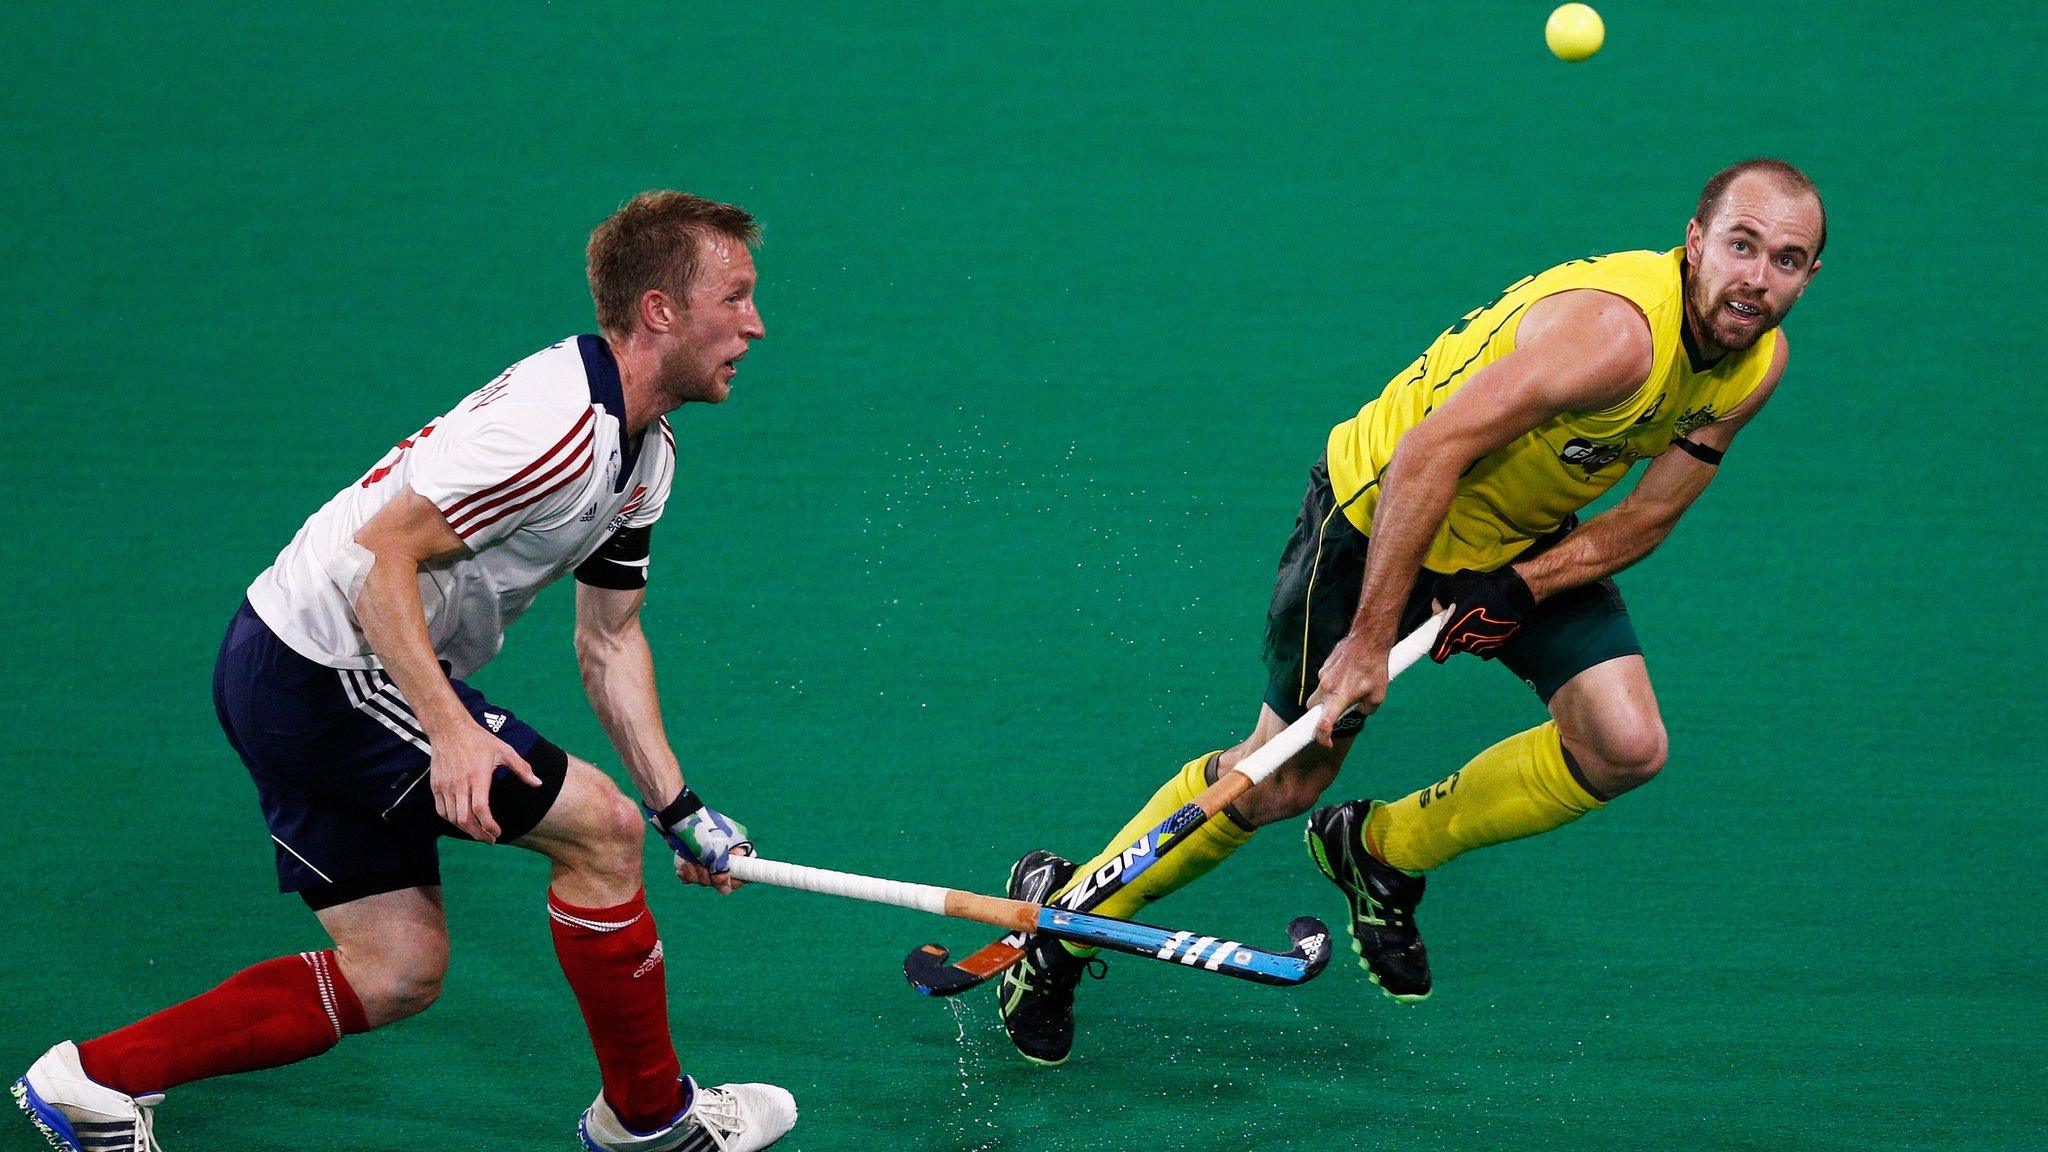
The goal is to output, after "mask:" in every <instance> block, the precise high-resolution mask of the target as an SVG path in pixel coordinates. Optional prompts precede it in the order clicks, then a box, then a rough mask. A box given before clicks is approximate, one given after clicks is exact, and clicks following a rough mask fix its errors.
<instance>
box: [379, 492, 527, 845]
mask: <svg viewBox="0 0 2048 1152" xmlns="http://www.w3.org/2000/svg"><path fill="white" fill-rule="evenodd" d="M355 542H356V544H357V545H358V546H360V547H362V548H363V549H365V550H366V551H368V552H369V553H370V555H371V557H372V560H371V563H370V565H369V570H368V573H367V574H366V575H365V576H364V578H363V582H362V586H361V588H360V589H359V590H358V591H357V592H356V595H355V599H354V600H353V602H352V606H353V607H354V609H355V614H356V620H357V622H358V623H360V624H361V625H362V629H363V636H364V637H365V638H366V639H367V640H368V641H369V643H370V649H371V651H373V652H375V653H376V654H377V659H378V660H379V661H380V662H382V664H383V665H384V671H385V673H386V674H387V675H389V676H390V677H391V679H392V680H393V681H394V682H395V683H396V684H397V685H398V690H399V691H400V692H402V693H404V694H405V698H406V700H407V701H408V702H409V703H411V705H412V709H413V714H414V715H415V716H417V717H418V718H419V721H420V726H421V727H422V728H424V729H425V730H426V733H427V740H428V742H429V743H430V744H432V745H433V748H434V751H433V767H432V770H431V774H430V776H429V778H428V785H429V787H431V788H432V789H433V793H434V809H435V811H437V812H439V813H440V814H441V818H442V819H444V820H446V821H448V822H449V823H450V824H453V825H455V826H456V827H457V828H460V829H462V830H463V831H464V832H466V833H468V834H469V835H471V836H473V837H475V838H477V839H478V840H481V841H483V842H485V843H487V844H492V843H496V842H497V839H498V833H499V831H500V829H499V827H498V822H497V821H496V820H494V819H492V818H491V805H490V790H491V777H492V774H493V773H495V772H496V771H497V769H498V766H499V765H500V764H502V765H505V766H506V767H508V768H510V769H512V771H513V772H515V773H517V774H518V776H519V778H520V779H522V780H524V781H526V782H527V783H528V784H531V785H536V786H538V785H539V784H540V777H539V776H537V775H535V774H534V771H533V769H532V768H531V767H530V766H529V765H528V764H527V763H526V761H525V760H524V759H522V758H521V757H520V755H519V753H517V752H515V751H513V750H512V747H511V745H509V744H506V743H505V742H504V741H503V740H500V739H498V738H497V737H496V736H493V735H492V734H491V733H489V732H487V731H485V730H484V728H483V727H482V726H480V725H479V724H477V722H476V720H475V718H474V717H472V716H470V714H469V711H468V710H467V709H465V708H464V707H463V706H462V701H461V700H459V699H457V698H456V695H455V689H454V688H453V687H451V686H450V685H449V683H448V677H447V675H446V674H445V673H444V672H442V671H441V665H440V662H439V661H438V660H437V659H436V658H435V656H434V646H433V642H432V640H431V639H430V638H429V637H428V635H427V614H426V607H425V605H424V604H423V603H422V602H421V600H420V585H419V577H420V569H421V568H422V567H423V566H425V565H427V564H430V563H432V562H434V561H436V560H441V559H445V558H447V557H450V556H455V555H458V554H460V553H462V552H464V551H466V546H465V545H464V544H463V542H462V537H460V536H458V535H456V534H455V530H454V529H453V528H451V527H449V526H448V521H447V518H446V517H444V516H442V515H441V510H440V509H439V508H436V507H435V506H434V504H433V502H432V501H430V500H428V499H427V498H426V497H424V496H422V495H420V494H419V493H417V492H413V491H410V490H408V491H405V492H402V493H400V494H399V495H397V496H395V497H393V498H392V500H391V502H390V503H389V504H386V505H385V506H384V507H383V508H381V509H379V510H378V511H377V514H376V515H374V516H372V517H370V519H369V521H368V522H367V523H365V524H364V525H363V526H362V528H360V529H358V530H357V532H356V534H355Z"/></svg>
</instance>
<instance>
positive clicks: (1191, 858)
mask: <svg viewBox="0 0 2048 1152" xmlns="http://www.w3.org/2000/svg"><path fill="white" fill-rule="evenodd" d="M1216 755H1217V753H1214V752H1205V753H1203V754H1202V755H1200V756H1197V757H1195V758H1194V759H1193V760H1190V761H1188V762H1187V764H1186V765H1184V766H1183V767H1182V768H1181V770H1180V771H1179V772H1177V773H1175V774H1174V776H1173V778H1172V779H1171V780H1168V781H1167V782H1166V783H1165V784H1163V785H1161V786H1160V789H1159V791H1157V792H1154V793H1153V794H1152V799H1150V800H1148V801H1146V802H1145V806H1144V807H1143V808H1140V809H1138V814H1137V815H1136V816H1133V817H1131V819H1130V822H1129V823H1128V824H1125V825H1124V826H1123V829H1122V830H1121V831H1119V832H1118V833H1117V834H1116V835H1115V836H1113V837H1111V838H1110V841H1109V844H1108V845H1107V846H1105V847H1104V848H1103V849H1102V851H1101V852H1098V853H1096V855H1095V858H1094V859H1092V860H1090V861H1088V862H1087V863H1086V864H1083V865H1082V866H1081V867H1080V868H1079V869H1077V870H1076V871H1075V872H1074V879H1073V880H1072V881H1070V882H1069V883H1068V884H1067V886H1066V888H1062V889H1060V891H1061V892H1065V891H1066V890H1067V888H1072V887H1073V886H1074V885H1075V884H1076V883H1079V882H1080V881H1081V879H1082V878H1083V877H1085V876H1087V875H1089V874H1090V873H1092V872H1094V871H1095V870H1096V869H1098V868H1100V867H1102V866H1103V865H1104V864H1107V863H1109V862H1110V861H1111V860H1114V859H1116V857H1117V854H1118V853H1120V852H1122V851H1123V850H1124V849H1125V848H1127V847H1129V846H1130V844H1131V841H1133V840H1136V839H1137V838H1138V837H1140V836H1143V835H1144V834H1145V833H1147V832H1150V831H1151V830H1152V829H1154V828H1157V827H1158V826H1159V822H1160V821H1162V820H1164V819H1166V818H1167V817H1168V816H1171V815H1173V814H1174V813H1175V812H1177V811H1179V810H1180V809H1181V807H1182V806H1184V805H1186V804H1187V803H1188V802H1189V801H1192V800H1193V799H1194V798H1195V797H1197V796H1199V795H1201V794H1202V790H1203V789H1205V788H1207V787H1208V786H1209V781H1208V777H1207V769H1208V765H1209V760H1210V758H1211V757H1213V756H1216ZM1252 831H1253V830H1252V829H1250V828H1247V827H1245V826H1244V825H1242V824H1240V823H1238V822H1237V820H1236V818H1234V817H1233V816H1232V815H1231V813H1230V812H1229V810H1227V809H1226V810H1224V811H1222V812H1218V813H1217V814H1216V815H1214V816H1211V817H1210V818H1209V820H1208V822H1207V823H1205V824H1203V825H1202V826H1201V827H1200V828H1197V829H1195V830H1194V831H1193V832H1191V833H1189V834H1188V836H1187V838H1186V839H1185V840H1183V841H1182V842H1181V843H1180V844H1178V845H1176V846H1175V847H1174V848H1173V850H1172V851H1170V852H1168V853H1167V854H1166V855H1164V856H1161V857H1160V858H1159V860H1158V861H1157V862H1156V863H1154V864H1153V865H1152V866H1151V867H1150V868H1147V869H1145V871H1144V873H1143V874H1142V875H1140V876H1139V877H1138V878H1137V879H1136V880H1134V881H1132V882H1131V883H1130V884H1128V885H1126V886H1125V887H1124V888H1123V889H1122V890H1121V891H1119V892H1117V893H1116V894H1115V895H1113V896H1111V897H1109V898H1108V899H1106V900H1104V901H1103V902H1102V903H1100V904H1098V905H1096V906H1095V908H1094V909H1093V911H1095V912H1098V913H1100V914H1102V915H1104V916H1126V917H1128V916H1130V915H1132V914H1134V913H1136V912H1137V911H1138V909H1140V908H1142V907H1144V906H1145V905H1147V904H1149V903H1151V902H1152V901H1154V900H1157V899H1159V898H1160V897H1162V896H1165V895H1167V894H1168V893H1171V892H1178V891H1179V890H1181V889H1182V888H1184V887H1186V886H1187V885H1188V884H1190V883H1192V882H1194V881H1195V880H1196V879H1198V878H1199V877H1201V876H1204V875H1206V874H1207V873H1208V872H1209V870H1210V869H1212V868H1214V867H1216V865H1218V864H1221V863H1223V858H1224V857H1226V856H1228V855H1230V854H1231V853H1232V852H1235V851H1237V850H1238V849H1239V848H1241V847H1243V846H1244V845H1245V844H1246V842H1248V841H1250V840H1251V838H1252Z"/></svg>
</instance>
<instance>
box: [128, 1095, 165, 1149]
mask: <svg viewBox="0 0 2048 1152" xmlns="http://www.w3.org/2000/svg"><path fill="white" fill-rule="evenodd" d="M155 1126H156V1115H155V1113H154V1112H153V1111H152V1110H151V1109H150V1106H149V1105H147V1104H143V1103H140V1102H138V1103H137V1104H136V1105H135V1138H134V1147H135V1152H164V1146H163V1145H161V1144H159V1143H157V1142H156V1131H155Z"/></svg>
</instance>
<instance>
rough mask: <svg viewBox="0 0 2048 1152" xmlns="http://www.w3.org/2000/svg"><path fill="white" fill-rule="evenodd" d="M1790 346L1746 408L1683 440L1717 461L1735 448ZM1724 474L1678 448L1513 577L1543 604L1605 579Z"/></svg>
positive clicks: (1652, 544) (1773, 385)
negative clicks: (1624, 493)
mask: <svg viewBox="0 0 2048 1152" xmlns="http://www.w3.org/2000/svg"><path fill="white" fill-rule="evenodd" d="M1788 343H1789V342H1788V341H1787V340H1786V338H1785V334H1784V333H1783V332H1782V331H1781V332H1779V333H1778V347H1777V350H1776V352H1775V353H1774V354H1773V356H1772V359H1771V366H1770V368H1769V370H1767V371H1766V372H1765V374H1764V378H1763V382H1762V383H1760V384H1758V385H1757V387H1756V391H1754V392H1751V393H1750V394H1749V397H1748V399H1746V400H1744V401H1743V402H1742V404H1741V406H1740V407H1738V408H1736V409H1735V410H1734V411H1732V412H1730V413H1729V414H1728V415H1726V416H1724V417H1722V418H1721V419H1719V420H1716V421H1714V422H1713V423H1712V424H1708V425H1706V426H1704V427H1702V428H1697V429H1694V430H1693V432H1692V433H1691V434H1689V435H1688V436H1686V437H1685V439H1686V440H1688V441H1690V442H1691V443H1692V444H1693V445H1694V446H1695V447H1697V448H1699V449H1703V450H1704V454H1705V455H1706V456H1708V457H1709V458H1710V459H1713V460H1715V461H1717V462H1718V460H1719V457H1720V456H1721V454H1723V453H1726V452H1727V451H1728V446H1729V445H1730V444H1733V443H1734V442H1735V434H1736V433H1737V432H1739V431H1741V429H1742V426H1743V425H1745V424H1747V423H1749V421H1750V420H1751V419H1752V418H1753V417H1755V416H1756V414H1757V412H1758V411H1760V410H1762V408H1763V406H1764V404H1765V403H1767V402H1768V401H1769V400H1770V398H1771V393H1772V392H1773V391H1775V390H1776V389H1777V387H1778V381H1779V379H1780V378H1782V377H1783V376H1784V374H1785V361H1786V359H1787V357H1788V355H1789V348H1788ZM1719 471H1720V468H1719V467H1718V463H1708V462H1707V460H1704V459H1701V458H1700V457H1699V456H1696V455H1694V454H1693V453H1692V452H1688V451H1685V450H1683V449H1682V448H1677V447H1674V448H1673V449H1671V450H1670V451H1668V452H1665V453H1664V454H1662V455H1660V456H1658V457H1657V458H1656V459H1654V460H1652V461H1650V464H1649V467H1647V468H1645V469H1644V470H1643V477H1642V479H1641V480H1639V481H1637V482H1636V486H1635V488H1634V489H1633V490H1632V491H1630V492H1629V494H1628V495H1627V496H1626V497H1624V498H1623V499H1622V500H1621V502H1620V503H1618V504H1616V505H1615V506H1614V507H1612V508H1610V509H1608V510H1607V511H1605V512H1602V513H1601V514H1600V515H1598V516H1595V517H1593V518H1592V519H1591V520H1588V521H1586V522H1585V523H1584V524H1582V525H1580V526H1579V527H1578V528H1576V529H1574V530H1573V531H1572V534H1571V535H1570V536H1567V537H1565V540H1564V543H1562V544H1560V545H1558V546H1557V547H1555V548H1552V549H1550V550H1549V551H1548V552H1545V553H1543V554H1542V555H1541V556H1538V557H1536V558H1534V559H1532V560H1529V561H1527V562H1526V563H1521V564H1516V565H1515V566H1514V569H1515V573H1516V574H1517V575H1519V576H1520V577H1521V578H1522V581H1523V583H1525V584H1527V585H1528V586H1529V591H1530V592H1531V593H1532V594H1534V596H1535V597H1536V599H1537V600H1539V601H1540V600H1544V599H1546V598H1548V597H1550V596H1554V595H1556V594H1557V593H1559V592H1562V591H1564V590H1565V589H1567V588H1576V587H1578V586H1579V585H1581V584H1591V583H1593V582H1594V581H1596V580H1605V579H1606V578H1607V577H1609V576H1612V575H1614V574H1615V573H1616V572H1619V571H1621V570H1622V569H1624V568H1627V567H1628V566H1629V565H1631V564H1634V563H1636V562H1637V561H1639V560H1641V559H1642V558H1643V557H1645V556H1648V555H1649V554H1650V553H1651V552H1653V551H1655V550H1656V548H1657V546H1658V545H1659V544H1662V543H1663V542H1664V540H1665V538H1666V537H1668V536H1670V535H1671V530H1672V529H1673V528H1675V527H1677V526H1678V520H1679V517H1681V516H1683V515H1685V511H1686V509H1688V508H1690V507H1692V505H1693V502H1694V501H1695V500H1698V499H1699V497H1700V494H1701V493H1702V492H1705V491H1706V490H1707V485H1708V484H1710V483H1712V482H1713V479H1714V476H1715V474H1716V473H1718V472H1719Z"/></svg>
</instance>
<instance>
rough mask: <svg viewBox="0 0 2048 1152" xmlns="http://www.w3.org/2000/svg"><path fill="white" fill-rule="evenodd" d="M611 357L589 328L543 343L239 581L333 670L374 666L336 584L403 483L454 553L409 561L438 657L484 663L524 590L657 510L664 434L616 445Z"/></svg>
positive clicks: (526, 597)
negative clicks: (246, 580) (433, 517)
mask: <svg viewBox="0 0 2048 1152" xmlns="http://www.w3.org/2000/svg"><path fill="white" fill-rule="evenodd" d="M625 432H626V404H625V397H624V395H623V393H622V392H621V390H620V386H619V368H618V362H617V361H616V360H614V359H613V357H612V353H611V349H610V348H609V347H608V346H607V345H606V344H605V342H604V340H603V338H601V337H598V336H578V337H575V338H573V339H570V340H564V341H562V342H561V343H559V344H555V345H552V346H550V347H548V348H545V349H542V350H541V351H539V352H536V353H534V354H533V355H531V356H528V357H527V358H526V359H524V360H521V361H520V362H519V363H517V364H514V365H513V366H512V367H510V368H507V369H506V370H505V371H504V373H503V374H502V375H500V376H499V377H498V378H497V379H495V380H493V381H491V382H490V383H489V384H486V385H485V386H484V387H482V388H479V389H478V390H476V391H475V392H472V393H470V394H469V395H468V396H466V397H464V398H463V401H462V403H460V404H458V405H456V406H455V408H454V410H453V411H451V412H449V413H448V414H446V415H444V416H442V417H440V418H438V419H436V420H434V421H433V422H432V423H430V424H428V425H427V426H426V427H424V428H422V429H420V430H419V431H418V432H415V433H413V434H412V435H411V436H408V437H406V438H405V439H403V440H401V441H399V442H398V444H397V446H396V447H394V448H393V449H392V450H391V451H390V452H389V453H388V454H386V455H385V457H384V459H382V460H380V461H378V463H377V466H376V467H374V468H372V469H371V470H370V471H369V472H368V473H366V474H365V475H364V476H363V478H362V479H361V480H359V481H357V482H356V483H354V484H351V485H349V486H348V487H347V488H344V489H342V490H341V491H340V492H338V493H336V494H335V496H334V498H333V499H332V500H329V501H328V502H327V503H326V505H324V506H323V507H322V508H321V509H320V510H319V511H318V512H315V513H313V515H312V516H311V517H309V518H308V519H307V520H306V522H305V524H304V525H303V526H301V527H300V528H299V531H298V534H297V535H295V536H293V537H292V541H291V543H290V544H287V545H285V548H284V551H283V552H281V553H279V554H278V557H277V561H276V562H275V563H273V564H272V565H271V566H270V567H269V568H267V569H265V570H264V571H263V574H262V575H260V576H258V577H257V578H256V582H255V583H253V584H251V585H250V586H249V603H250V604H251V606H253V607H254V608H255V609H256V614H257V615H259V616H261V617H262V618H263V622H264V623H265V624H268V625H269V626H270V629H271V631H273V632H275V633H277V635H278V636H279V638H281V639H282V640H284V642H285V643H287V644H289V645H291V647H292V649H293V650H294V651H296V652H298V653H299V654H300V655H301V656H304V657H306V658H307V659H309V660H312V661H315V662H317V663H320V664H324V665H326V666H328V667H330V668H376V667H379V663H378V660H377V656H376V654H375V653H374V652H372V651H371V650H370V645H369V641H368V640H367V639H365V638H364V636H363V631H362V628H361V626H360V625H358V624H357V623H356V618H355V613H354V611H353V610H352V609H351V608H350V607H349V595H348V591H347V590H349V589H352V588H354V587H356V586H358V585H359V584H360V582H361V581H362V578H363V576H364V575H365V574H366V573H367V565H366V563H365V561H364V559H363V553H362V552H361V550H360V549H357V548H352V547H350V545H351V543H352V542H353V540H354V537H355V534H356V532H357V531H358V530H359V529H361V528H362V526H363V525H364V524H365V523H366V522H367V521H368V520H369V519H370V517H371V516H373V515H375V514H376V512H377V510H378V509H380V508H382V507H383V506H384V505H385V504H386V503H388V502H389V501H390V500H391V499H392V498H393V497H394V496H396V495H397V494H398V493H400V492H402V491H404V490H405V489H407V488H410V489H412V490H413V491H415V492H418V493H419V494H420V495H422V496H424V497H426V498H427V499H428V500H431V501H433V502H434V505H435V507H437V508H439V509H440V510H441V513H442V515H444V516H446V517H447V518H448V523H449V525H450V526H451V527H453V528H454V529H455V531H456V533H457V534H458V535H460V536H461V537H462V538H463V540H464V541H465V542H466V543H467V544H468V545H469V550H468V552H467V553H465V554H462V555H458V556H455V557H451V558H449V559H445V560H441V561H437V562H436V563H434V564H431V565H428V566H426V567H425V568H423V569H421V571H420V599H421V600H422V602H423V603H424V605H425V608H426V617H427V635H428V637H429V638H430V639H431V640H432V643H433V646H434V652H435V654H436V655H437V656H438V657H439V658H440V659H442V660H443V661H446V662H447V664H448V666H449V674H450V675H451V676H454V677H455V678H457V679H461V678H465V677H468V676H470V675H471V674H473V673H474V672H475V671H476V670H477V669H479V668H481V667H483V666H484V665H485V664H487V663H489V662H490V660H491V658H492V657H494V656H496V655H497V654H498V650H499V648H501V647H502V646H503V645H504V639H505V636H504V634H505V629H506V628H507V627H509V626H510V625H511V624H512V622H513V621H514V620H517V619H518V618H519V616H520V614H521V613H523V612H525V611H526V609H527V607H528V606H529V605H531V604H532V603H533V599H534V597H535V596H536V595H537V594H538V593H539V592H540V590H541V589H542V588H544V587H546V586H547V585H548V584H550V583H552V582H554V581H555V580H556V579H557V578H559V577H560V576H561V575H562V574H563V573H565V572H568V571H570V570H572V569H574V568H575V567H576V566H577V565H578V564H581V563H582V562H583V561H584V560H585V559H587V558H588V557H589V556H590V554H591V553H593V552H595V551H597V549H598V547H599V545H601V544H603V543H604V541H605V540H606V539H607V538H608V537H609V536H611V534H612V533H614V532H616V531H618V530H619V529H621V528H625V527H641V526H644V525H648V524H652V523H654V522H655V520H657V519H659V518H660V516H661V510H662V506H663V504H664V503H666V501H667V500H668V493H669V485H670V482H671V481H672V479H673V478H674V475H675V454H676V452H675V436H674V434H673V433H672V432H670V430H669V427H668V422H667V421H666V420H660V419H657V420H656V421H655V422H654V424H653V426H652V427H650V428H648V429H647V431H646V433H645V434H644V435H642V436H641V438H640V443H639V444H638V445H633V444H629V443H627V442H626V436H625Z"/></svg>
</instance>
